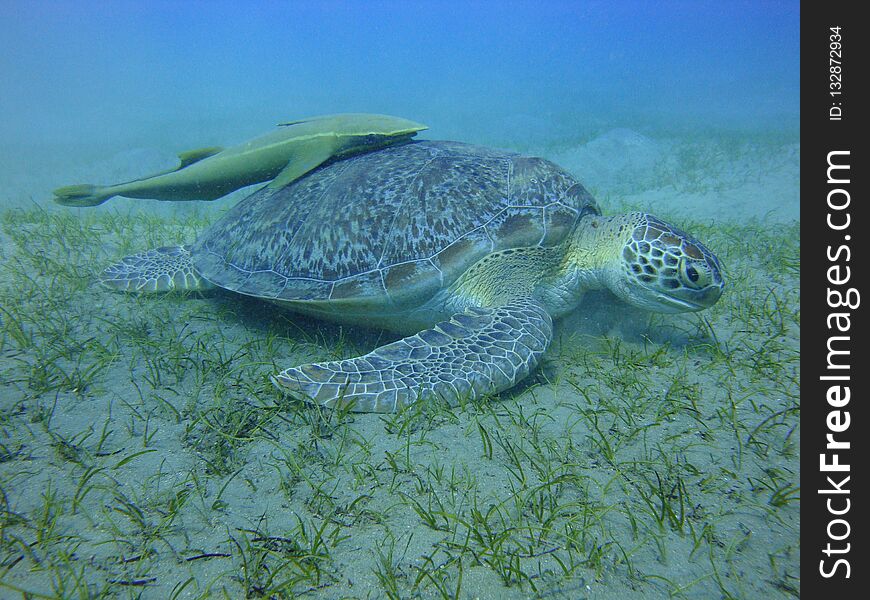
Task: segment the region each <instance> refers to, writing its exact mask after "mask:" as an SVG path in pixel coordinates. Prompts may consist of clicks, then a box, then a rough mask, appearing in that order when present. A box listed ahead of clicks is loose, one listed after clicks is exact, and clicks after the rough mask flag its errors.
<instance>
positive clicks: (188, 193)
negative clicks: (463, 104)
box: [54, 113, 428, 206]
mask: <svg viewBox="0 0 870 600" xmlns="http://www.w3.org/2000/svg"><path fill="white" fill-rule="evenodd" d="M424 129H428V127H427V126H426V125H421V124H420V123H415V122H413V121H409V120H407V119H402V118H399V117H391V116H389V115H373V114H365V113H347V114H338V115H326V116H322V117H313V118H310V119H303V120H300V121H291V122H289V123H280V124H279V129H278V130H277V131H273V132H271V133H267V134H266V135H263V136H260V137H258V138H254V139H253V140H250V141H247V142H245V143H243V144H239V145H238V146H233V147H231V148H226V149H224V148H220V147H212V148H201V149H198V150H190V151H188V152H182V153H181V154H179V155H178V158H179V160H180V161H181V163H180V164H179V165H178V167H176V168H174V169H171V170H169V171H163V172H161V173H156V174H154V175H151V176H150V177H143V178H142V179H135V180H133V181H128V182H126V183H119V184H116V185H107V186H99V185H89V184H82V185H71V186H67V187H62V188H58V189H56V190H54V201H55V202H57V203H58V204H63V205H64V206H97V205H98V204H102V203H103V202H105V201H106V200H108V199H109V198H111V197H113V196H124V197H126V198H151V199H154V200H169V201H179V200H214V199H216V198H220V197H221V196H225V195H227V194H229V193H230V192H233V191H235V190H237V189H239V188H243V187H245V186H247V185H253V184H255V183H261V182H263V181H269V180H270V179H271V180H273V181H272V182H271V183H270V184H269V185H270V186H273V187H275V188H280V187H283V186H285V185H286V184H288V183H290V182H291V181H293V180H294V179H298V178H299V177H302V176H303V175H305V173H307V172H308V171H310V170H312V169H314V168H315V167H317V166H319V165H320V164H322V163H323V162H325V161H326V160H328V159H330V158H336V157H344V156H350V155H352V154H361V153H363V152H369V151H372V150H376V149H378V148H383V147H384V146H389V145H392V144H398V143H401V142H405V141H407V140H409V139H411V138H412V137H413V136H414V135H416V134H417V132H418V131H422V130H424Z"/></svg>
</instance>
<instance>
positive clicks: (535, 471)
mask: <svg viewBox="0 0 870 600" xmlns="http://www.w3.org/2000/svg"><path fill="white" fill-rule="evenodd" d="M799 17H800V15H799V3H798V2H765V1H751V2H749V1H747V2H712V1H711V2H689V1H685V2H677V1H664V2H632V1H621V2H620V1H614V2H583V1H576V2H568V1H564V2H560V1H547V0H541V1H538V2H531V1H529V2H526V1H479V2H474V1H470V2H469V1H467V2H422V1H421V2H415V1H408V2H399V1H396V2H377V1H372V2H350V1H348V2H337V1H322V2H314V1H312V2H307V1H302V2H251V3H244V4H243V3H238V2H221V1H215V2H196V1H188V2H160V1H157V2H128V1H118V2H105V3H91V2H54V1H42V2H18V1H12V0H2V1H0V81H2V91H0V215H2V218H0V226H2V228H0V307H2V310H0V598H6V597H10V598H11V597H20V595H21V594H22V593H24V592H31V593H33V594H34V596H33V597H49V598H55V597H63V598H68V597H89V598H91V597H92V598H128V597H130V598H139V597H141V598H208V597H227V598H240V597H250V598H258V597H263V598H272V597H277V598H283V597H295V596H297V595H302V596H303V597H314V598H345V597H346V598H381V597H390V598H417V597H420V598H454V597H455V598H529V597H542V598H544V597H545V598H669V597H672V598H755V597H798V596H799V592H800V580H799V571H798V565H799V558H800V549H799V542H798V533H799V490H800V487H799V481H800V477H799V475H800V472H799V463H798V447H799V426H798V419H799V414H800V405H799V399H798V392H799V370H798V357H799V331H798V328H799V324H800V289H799V279H798V271H799V266H800V259H799V251H800V239H799V220H800V210H799V201H798V200H799V190H800V182H799V166H800V129H799V115H800V102H799V95H798V92H799V86H800V78H799V66H800V63H799V42H800V39H799V20H800V19H799ZM341 112H369V113H385V114H392V115H399V116H402V117H406V118H409V119H412V120H415V121H418V122H422V123H425V124H427V125H428V126H429V127H430V129H429V130H427V131H425V132H423V133H422V134H421V135H420V136H418V137H419V138H422V139H450V140H458V141H464V142H470V143H476V144H482V145H488V146H494V147H498V148H504V149H509V150H514V151H519V152H522V153H525V154H530V155H535V156H542V157H545V158H548V159H550V160H552V161H554V162H556V163H557V164H559V165H561V166H562V167H564V168H566V169H567V170H568V171H570V172H571V173H573V174H574V175H575V176H576V177H577V178H578V179H579V180H580V181H581V182H583V183H584V184H585V185H586V186H587V187H588V188H589V189H590V191H591V192H592V193H593V194H594V195H595V196H596V198H597V199H598V201H599V203H600V204H601V206H602V208H603V210H604V212H605V214H614V213H616V212H620V211H623V210H644V211H649V212H651V213H653V214H656V215H657V216H659V217H662V218H665V219H667V220H668V221H669V222H673V223H675V224H677V225H678V226H680V227H681V228H683V229H685V230H687V231H690V232H692V233H693V234H694V235H696V236H697V237H699V238H700V239H702V240H703V241H704V242H705V244H707V245H708V246H709V247H710V248H711V249H713V251H714V252H716V253H717V254H718V256H719V258H720V259H721V260H722V261H723V264H724V266H725V271H726V278H727V279H726V281H727V286H728V287H727V290H726V293H725V295H724V296H723V298H722V300H721V301H720V302H719V303H718V304H717V305H716V306H715V307H713V308H712V309H710V310H709V311H705V312H703V313H697V314H690V315H664V316H663V315H649V314H647V313H643V312H642V311H639V310H636V309H632V308H629V307H627V306H622V305H618V304H617V303H615V302H614V301H613V299H612V298H611V297H609V296H607V295H606V294H604V293H603V292H602V293H600V294H591V295H590V296H591V297H590V298H589V300H588V302H585V303H584V305H583V306H582V307H581V309H580V310H578V311H576V313H575V314H572V315H570V316H568V317H566V318H565V319H563V320H562V322H560V323H559V324H558V327H557V332H556V341H554V343H553V346H552V348H551V350H550V351H549V353H548V355H547V361H546V362H545V364H544V365H543V366H542V368H540V369H539V370H538V372H537V373H536V375H534V376H533V377H531V378H530V379H531V380H532V381H530V382H529V383H528V385H524V386H522V387H521V388H520V389H515V390H511V391H508V392H505V393H503V394H501V395H500V396H499V397H498V398H496V399H492V400H489V401H487V402H477V403H470V404H468V405H465V406H461V407H456V408H449V407H437V406H435V407H429V406H425V407H416V408H414V410H410V411H406V412H404V413H400V414H399V415H389V416H377V415H348V414H342V413H336V412H331V411H325V410H319V409H317V408H316V407H311V406H307V405H302V404H299V403H296V402H293V401H292V400H291V399H288V398H282V397H281V396H280V395H279V394H278V393H277V392H276V391H275V390H274V389H273V388H272V387H271V384H269V381H268V375H269V374H270V373H273V372H274V371H275V370H276V369H277V368H280V369H283V368H286V367H288V366H291V365H295V364H299V363H302V362H310V361H313V360H332V359H336V358H343V357H348V356H356V355H359V354H361V353H365V352H368V351H369V350H370V349H372V348H373V347H375V346H377V345H380V344H382V343H384V342H385V341H388V340H389V339H392V338H390V337H389V334H383V333H381V332H377V331H368V330H365V329H363V328H351V327H339V326H337V325H330V324H327V323H322V322H320V321H316V320H313V319H308V318H304V317H299V316H295V315H293V314H291V313H287V312H282V311H279V310H277V309H275V308H273V307H271V306H270V305H267V304H264V303H261V302H258V301H256V300H252V299H247V298H240V297H238V296H232V295H230V294H224V295H215V296H211V297H163V298H158V297H130V296H121V295H117V294H113V293H111V292H109V291H108V290H105V289H102V288H100V287H99V286H97V285H95V281H96V277H97V275H98V274H99V273H100V271H101V270H102V269H103V268H104V267H105V266H106V265H108V264H110V263H111V262H113V261H116V260H118V259H119V258H120V257H122V256H124V255H127V254H131V253H133V252H138V251H141V250H144V249H147V248H150V247H154V246H160V245H169V244H178V243H181V242H190V241H193V239H195V237H196V234H197V232H198V231H202V230H203V229H204V228H205V227H207V226H208V224H209V223H212V222H214V221H215V220H216V219H217V218H219V217H220V215H221V214H223V213H224V212H225V211H226V210H227V209H228V208H230V207H232V206H234V205H235V204H236V203H237V202H238V201H239V200H241V199H242V198H244V197H245V196H246V195H247V194H249V193H250V192H251V191H252V189H253V188H252V189H247V190H240V191H238V192H235V193H233V194H231V195H229V196H227V197H224V198H221V199H219V200H217V201H213V202H182V203H173V202H156V201H149V200H131V199H126V198H113V199H111V200H110V201H108V202H106V203H105V204H103V205H101V206H99V207H95V208H87V209H71V208H65V207H61V206H57V205H55V204H54V203H53V202H52V200H51V198H52V193H51V192H52V190H53V189H54V188H57V187H59V186H62V185H69V184H75V183H84V182H89V183H105V184H108V183H115V182H118V181H123V180H127V179H132V178H136V177H141V176H144V175H148V174H150V173H153V172H156V171H159V170H161V169H167V168H171V167H173V166H174V165H175V164H176V161H177V159H176V154H177V153H178V152H181V151H184V150H189V149H191V148H199V147H204V146H212V145H223V146H229V145H231V144H236V143H240V142H242V141H244V140H246V139H249V138H251V137H254V136H257V135H259V134H262V133H265V132H267V131H269V130H270V129H272V128H273V127H274V126H275V125H276V124H277V123H279V122H283V121H288V120H293V119H298V118H303V117H307V116H313V115H319V114H329V113H341Z"/></svg>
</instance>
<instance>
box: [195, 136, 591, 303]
mask: <svg viewBox="0 0 870 600" xmlns="http://www.w3.org/2000/svg"><path fill="white" fill-rule="evenodd" d="M587 213H596V214H597V213H598V207H597V205H596V204H595V201H594V200H593V199H592V197H591V196H590V194H589V193H588V192H587V191H586V190H585V189H584V188H583V186H582V185H580V184H579V183H578V182H577V181H576V180H575V179H574V178H573V177H571V175H570V174H568V173H567V172H565V171H564V170H563V169H561V168H559V167H558V166H556V165H555V164H553V163H551V162H549V161H546V160H543V159H540V158H529V157H525V156H521V155H518V154H513V153H509V152H502V151H498V150H492V149H489V148H482V147H479V146H471V145H467V144H460V143H457V142H430V141H424V142H416V143H410V144H406V145H403V146H397V147H391V148H387V149H384V150H380V151H377V152H374V153H371V154H363V155H360V156H356V157H353V158H350V159H346V160H341V161H337V162H334V163H332V164H329V165H326V166H324V167H322V168H320V169H318V170H316V171H314V172H312V173H311V174H310V175H308V176H306V177H304V178H302V179H300V180H297V181H294V182H293V183H291V184H289V185H287V186H286V187H284V188H281V189H279V190H270V189H268V188H263V189H261V190H260V191H258V192H255V193H254V194H252V195H251V196H249V197H248V198H246V199H244V200H243V201H241V202H240V203H239V204H238V205H237V206H236V207H234V208H233V209H231V210H230V211H229V212H228V213H227V214H226V215H225V216H224V217H223V218H222V219H221V220H220V221H218V222H217V223H215V224H214V225H213V226H212V227H211V228H210V229H209V230H208V231H206V232H205V233H204V234H203V235H202V236H201V237H200V239H199V240H198V241H197V242H196V244H195V245H194V246H193V258H194V264H195V266H196V268H197V269H198V270H199V271H200V272H201V273H202V274H203V275H204V276H205V277H206V278H207V279H208V280H209V281H211V282H212V283H214V284H216V285H219V286H221V287H223V288H226V289H228V290H232V291H235V292H239V293H243V294H248V295H252V296H258V297H262V298H267V299H273V300H290V301H294V300H298V301H345V302H351V303H353V302H354V301H356V300H360V301H366V302H369V303H370V302H372V301H373V300H374V301H376V302H380V301H383V303H384V305H387V306H389V305H392V306H396V307H402V306H414V305H418V304H419V303H421V302H424V301H425V300H427V299H428V298H430V297H431V296H432V295H433V294H434V293H435V292H436V291H438V290H439V289H441V288H443V287H446V286H448V285H450V284H451V283H452V282H453V281H455V280H456V278H457V277H459V276H460V275H461V274H462V273H463V272H464V271H465V270H466V269H467V268H468V267H469V266H471V265H472V264H474V263H475V262H477V261H478V260H480V259H481V258H483V257H484V256H486V255H487V254H489V253H490V252H493V251H499V250H504V249H506V248H514V247H528V246H538V245H540V246H553V245H555V244H558V243H559V242H561V241H563V240H564V239H565V237H566V236H567V235H568V234H569V232H570V231H572V230H573V228H574V226H575V225H576V223H577V221H578V220H579V219H580V218H582V216H583V215H584V214H587Z"/></svg>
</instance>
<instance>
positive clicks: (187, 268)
mask: <svg viewBox="0 0 870 600" xmlns="http://www.w3.org/2000/svg"><path fill="white" fill-rule="evenodd" d="M100 283H101V284H103V285H104V286H106V287H107V288H110V289H113V290H118V291H121V292H128V293H134V294H147V293H155V292H156V293H159V292H172V291H189V292H203V291H206V290H211V289H214V288H215V286H214V285H212V284H211V283H209V282H208V281H207V280H206V279H205V278H204V277H203V276H202V275H200V274H199V273H198V272H197V270H196V269H195V268H194V266H193V260H192V258H191V255H190V247H189V246H164V247H162V248H155V249H153V250H148V251H147V252H140V253H139V254H133V255H130V256H126V257H124V258H123V259H122V260H121V261H120V262H118V263H115V264H114V265H112V266H111V267H109V268H107V269H106V270H105V271H103V272H102V273H101V274H100Z"/></svg>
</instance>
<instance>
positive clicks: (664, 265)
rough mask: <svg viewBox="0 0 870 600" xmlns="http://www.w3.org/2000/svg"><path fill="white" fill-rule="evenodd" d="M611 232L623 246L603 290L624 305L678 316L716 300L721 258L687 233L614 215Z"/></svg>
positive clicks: (636, 216) (647, 219)
mask: <svg viewBox="0 0 870 600" xmlns="http://www.w3.org/2000/svg"><path fill="white" fill-rule="evenodd" d="M599 218H600V217H599ZM610 230H611V232H613V233H614V235H615V236H616V238H617V242H618V244H620V245H621V248H619V256H618V257H615V258H616V260H615V261H612V262H611V263H610V268H608V269H607V271H608V274H607V276H606V281H607V287H609V288H610V289H611V291H613V292H614V293H615V294H616V295H617V296H619V297H620V298H622V299H623V300H625V301H626V302H629V303H630V304H633V305H635V306H638V307H641V308H644V309H647V310H652V311H655V312H666V313H676V312H687V311H699V310H704V309H705V308H709V307H711V306H713V305H714V304H715V303H716V301H717V300H719V296H721V295H722V289H723V288H724V286H725V282H724V280H723V278H722V267H721V266H720V264H719V259H717V258H716V256H715V255H714V254H713V253H712V252H710V251H709V250H708V249H707V248H706V246H704V244H702V243H701V242H699V241H698V240H696V239H695V238H694V237H692V236H691V235H689V234H687V233H685V232H683V231H681V230H679V229H677V228H676V227H673V226H671V225H668V224H667V223H665V222H663V221H661V220H659V219H657V218H656V217H653V216H652V215H648V214H645V213H630V214H626V215H621V216H618V217H614V218H613V221H612V223H611V228H610Z"/></svg>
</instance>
